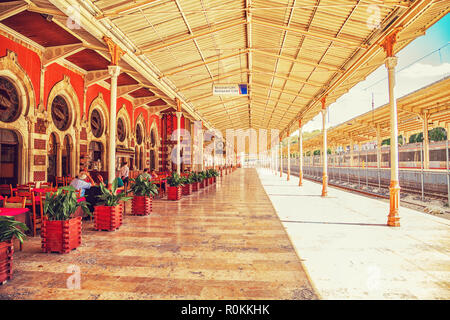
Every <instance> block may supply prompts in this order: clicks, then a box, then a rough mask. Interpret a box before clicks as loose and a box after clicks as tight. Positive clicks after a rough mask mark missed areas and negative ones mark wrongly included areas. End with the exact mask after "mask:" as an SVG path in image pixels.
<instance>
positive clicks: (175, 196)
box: [167, 172, 184, 200]
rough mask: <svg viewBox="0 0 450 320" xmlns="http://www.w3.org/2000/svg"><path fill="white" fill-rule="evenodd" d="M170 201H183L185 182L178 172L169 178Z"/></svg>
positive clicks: (168, 194) (168, 197)
mask: <svg viewBox="0 0 450 320" xmlns="http://www.w3.org/2000/svg"><path fill="white" fill-rule="evenodd" d="M167 184H168V185H169V187H168V193H167V199H168V200H180V199H181V187H183V185H184V184H183V181H182V180H181V177H180V175H179V174H178V173H177V172H172V175H171V176H170V177H168V178H167Z"/></svg>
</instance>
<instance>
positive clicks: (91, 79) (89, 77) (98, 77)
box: [84, 70, 110, 87]
mask: <svg viewBox="0 0 450 320" xmlns="http://www.w3.org/2000/svg"><path fill="white" fill-rule="evenodd" d="M109 77H110V75H109V71H108V70H93V71H88V72H87V74H86V76H85V77H84V83H85V86H86V87H89V86H91V85H93V84H96V83H99V82H101V81H103V80H106V79H108V78H109Z"/></svg>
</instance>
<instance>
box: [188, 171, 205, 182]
mask: <svg viewBox="0 0 450 320" xmlns="http://www.w3.org/2000/svg"><path fill="white" fill-rule="evenodd" d="M190 176H192V181H193V182H202V180H203V178H202V176H201V175H200V173H197V172H192V173H191V174H190Z"/></svg>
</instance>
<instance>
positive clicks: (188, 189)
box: [182, 183, 192, 196]
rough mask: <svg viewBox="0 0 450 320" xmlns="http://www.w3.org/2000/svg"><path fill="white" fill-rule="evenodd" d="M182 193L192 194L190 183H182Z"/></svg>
mask: <svg viewBox="0 0 450 320" xmlns="http://www.w3.org/2000/svg"><path fill="white" fill-rule="evenodd" d="M182 193H183V195H186V196H188V195H190V194H192V184H190V183H189V184H186V185H184V186H183V192H182Z"/></svg>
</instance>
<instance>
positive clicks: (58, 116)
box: [51, 95, 71, 131]
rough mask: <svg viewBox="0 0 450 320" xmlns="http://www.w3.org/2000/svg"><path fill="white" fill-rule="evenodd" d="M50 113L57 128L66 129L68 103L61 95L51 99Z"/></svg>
mask: <svg viewBox="0 0 450 320" xmlns="http://www.w3.org/2000/svg"><path fill="white" fill-rule="evenodd" d="M51 108H52V109H51V115H52V120H53V123H54V124H55V127H56V128H58V130H61V131H66V130H67V129H68V128H69V126H70V120H71V113H70V109H69V105H68V104H67V101H66V99H64V97H63V96H60V95H58V96H56V97H55V99H53V101H52V107H51Z"/></svg>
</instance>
